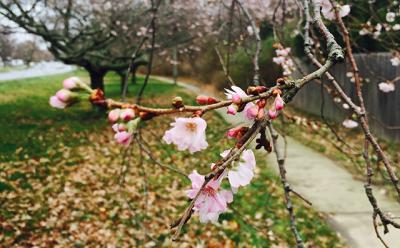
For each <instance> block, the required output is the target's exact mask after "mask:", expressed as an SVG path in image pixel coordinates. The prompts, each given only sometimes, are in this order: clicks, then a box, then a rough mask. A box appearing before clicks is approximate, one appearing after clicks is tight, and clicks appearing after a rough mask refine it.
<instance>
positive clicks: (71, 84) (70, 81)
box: [63, 77, 82, 90]
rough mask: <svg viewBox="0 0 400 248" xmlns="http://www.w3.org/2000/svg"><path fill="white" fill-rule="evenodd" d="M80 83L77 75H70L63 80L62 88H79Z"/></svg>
mask: <svg viewBox="0 0 400 248" xmlns="http://www.w3.org/2000/svg"><path fill="white" fill-rule="evenodd" d="M80 83H82V82H81V80H80V79H79V78H78V77H70V78H67V79H65V80H64V81H63V87H64V89H68V90H72V89H76V88H79V84H80Z"/></svg>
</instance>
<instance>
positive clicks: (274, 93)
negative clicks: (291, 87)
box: [272, 89, 282, 96]
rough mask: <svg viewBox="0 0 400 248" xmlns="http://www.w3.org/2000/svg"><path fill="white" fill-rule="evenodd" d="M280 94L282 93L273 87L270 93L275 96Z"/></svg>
mask: <svg viewBox="0 0 400 248" xmlns="http://www.w3.org/2000/svg"><path fill="white" fill-rule="evenodd" d="M280 94H282V91H281V90H280V89H274V90H273V91H272V95H273V96H277V95H280Z"/></svg>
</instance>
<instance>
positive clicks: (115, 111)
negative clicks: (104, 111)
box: [108, 108, 121, 123]
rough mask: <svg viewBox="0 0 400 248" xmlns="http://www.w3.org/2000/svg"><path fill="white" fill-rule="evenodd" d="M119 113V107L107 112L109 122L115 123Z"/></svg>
mask: <svg viewBox="0 0 400 248" xmlns="http://www.w3.org/2000/svg"><path fill="white" fill-rule="evenodd" d="M120 114H121V109H119V108H117V109H113V110H111V111H110V112H109V113H108V120H109V121H110V122H111V123H115V122H117V121H118V119H119V116H120Z"/></svg>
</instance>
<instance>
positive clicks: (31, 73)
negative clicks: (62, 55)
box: [0, 62, 76, 83]
mask: <svg viewBox="0 0 400 248" xmlns="http://www.w3.org/2000/svg"><path fill="white" fill-rule="evenodd" d="M75 69H76V67H75V66H71V65H65V64H63V63H61V62H41V63H38V64H36V65H34V66H32V67H30V68H28V69H25V70H16V71H9V72H2V73H0V83H1V81H7V80H14V79H22V78H31V77H41V76H48V75H54V74H61V73H66V72H70V71H73V70H75Z"/></svg>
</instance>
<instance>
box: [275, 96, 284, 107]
mask: <svg viewBox="0 0 400 248" xmlns="http://www.w3.org/2000/svg"><path fill="white" fill-rule="evenodd" d="M284 104H285V103H284V102H283V100H282V98H281V96H280V95H279V94H278V95H277V96H276V98H275V109H276V110H282V109H283V106H284Z"/></svg>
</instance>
